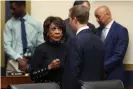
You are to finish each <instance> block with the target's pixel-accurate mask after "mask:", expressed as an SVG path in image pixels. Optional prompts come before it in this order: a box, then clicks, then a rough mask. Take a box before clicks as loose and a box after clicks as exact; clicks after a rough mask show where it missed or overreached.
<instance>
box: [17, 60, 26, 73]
mask: <svg viewBox="0 0 133 89" xmlns="http://www.w3.org/2000/svg"><path fill="white" fill-rule="evenodd" d="M17 61H18V64H19V69H20V70H22V71H26V70H27V61H26V59H25V58H23V59H21V58H19V59H17Z"/></svg>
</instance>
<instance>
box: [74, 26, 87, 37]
mask: <svg viewBox="0 0 133 89" xmlns="http://www.w3.org/2000/svg"><path fill="white" fill-rule="evenodd" d="M84 29H89V27H88V26H84V27H81V28H79V29H78V30H77V32H76V35H77V34H78V33H79V32H81V31H82V30H84Z"/></svg>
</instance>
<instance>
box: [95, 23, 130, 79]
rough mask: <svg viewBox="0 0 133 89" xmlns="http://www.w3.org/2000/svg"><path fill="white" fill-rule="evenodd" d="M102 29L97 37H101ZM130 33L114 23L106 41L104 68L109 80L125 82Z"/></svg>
mask: <svg viewBox="0 0 133 89" xmlns="http://www.w3.org/2000/svg"><path fill="white" fill-rule="evenodd" d="M101 32H102V29H101V28H100V27H99V28H98V29H97V33H96V34H97V35H98V36H99V37H100V36H101ZM128 40H129V38H128V31H127V29H126V28H125V27H123V26H121V25H120V24H118V23H116V22H113V24H112V26H111V28H110V30H109V33H108V35H107V37H106V39H105V42H104V46H105V57H104V68H105V71H106V73H107V79H109V80H112V79H120V80H122V81H123V80H124V69H123V63H122V62H123V59H124V56H125V53H126V50H127V47H128Z"/></svg>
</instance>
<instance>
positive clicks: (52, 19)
mask: <svg viewBox="0 0 133 89" xmlns="http://www.w3.org/2000/svg"><path fill="white" fill-rule="evenodd" d="M52 23H53V24H54V25H56V26H57V27H59V28H60V29H61V30H62V34H63V36H62V39H63V38H64V36H65V33H66V28H65V24H64V21H63V20H62V19H61V18H60V17H54V16H49V17H47V18H46V20H45V21H44V23H43V29H44V32H43V36H44V40H45V41H46V42H47V41H49V37H48V36H47V33H48V31H49V27H50V25H51V24H52Z"/></svg>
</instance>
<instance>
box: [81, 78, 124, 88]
mask: <svg viewBox="0 0 133 89" xmlns="http://www.w3.org/2000/svg"><path fill="white" fill-rule="evenodd" d="M82 88H83V89H124V85H123V83H122V82H121V81H120V80H105V81H94V82H83V86H82Z"/></svg>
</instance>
